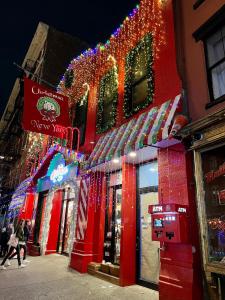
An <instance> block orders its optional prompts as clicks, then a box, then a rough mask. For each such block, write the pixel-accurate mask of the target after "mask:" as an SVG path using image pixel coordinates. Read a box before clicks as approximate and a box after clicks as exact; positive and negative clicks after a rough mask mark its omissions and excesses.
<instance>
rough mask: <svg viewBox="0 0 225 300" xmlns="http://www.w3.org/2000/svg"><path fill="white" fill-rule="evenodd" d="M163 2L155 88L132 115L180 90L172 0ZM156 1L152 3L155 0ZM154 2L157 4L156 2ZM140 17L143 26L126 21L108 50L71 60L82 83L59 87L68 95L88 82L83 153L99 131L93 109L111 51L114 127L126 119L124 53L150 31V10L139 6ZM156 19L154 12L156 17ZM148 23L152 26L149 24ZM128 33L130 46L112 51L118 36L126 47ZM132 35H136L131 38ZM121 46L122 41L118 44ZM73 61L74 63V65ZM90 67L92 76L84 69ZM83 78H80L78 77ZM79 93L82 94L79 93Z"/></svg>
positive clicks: (146, 2)
mask: <svg viewBox="0 0 225 300" xmlns="http://www.w3.org/2000/svg"><path fill="white" fill-rule="evenodd" d="M142 2H143V3H145V6H147V7H148V9H149V7H151V5H153V3H154V2H155V3H158V2H159V1H158V0H143V1H142ZM165 3H166V4H165V5H164V6H163V10H162V19H163V26H162V32H164V40H165V44H164V45H158V47H159V48H160V51H159V53H158V58H156V55H155V56H154V61H153V73H154V82H155V91H154V97H153V102H152V103H151V104H150V105H149V106H148V107H147V108H145V109H142V110H140V111H139V112H138V113H137V114H136V115H134V116H133V117H137V116H138V115H139V114H141V113H143V111H145V110H149V109H150V108H152V107H154V106H158V105H161V104H162V103H164V102H166V101H167V100H169V99H171V98H173V99H174V98H175V96H176V95H178V94H180V93H181V81H180V78H179V76H178V73H177V66H176V52H175V42H174V25H173V7H172V0H167V1H166V2H165ZM154 5H155V4H154ZM155 6H156V5H155ZM153 17H154V16H153ZM140 18H141V24H139V23H138V24H139V26H142V25H143V24H145V23H146V25H145V26H143V28H142V29H141V30H140V28H139V27H138V26H133V27H132V26H130V29H129V30H128V26H129V24H130V23H131V21H130V20H129V21H127V22H126V24H125V26H124V29H123V32H122V34H121V36H120V37H116V36H115V37H114V39H113V42H112V43H111V45H110V46H109V49H108V50H105V51H102V52H101V54H99V51H97V53H98V54H96V57H94V58H85V57H84V58H82V59H80V60H79V63H78V64H76V63H74V62H73V61H72V62H71V66H73V68H74V72H75V74H76V78H78V80H77V82H81V86H77V85H76V83H75V84H74V86H73V87H72V88H71V89H69V90H67V89H65V87H64V88H62V91H63V92H64V93H65V94H66V93H69V94H70V95H71V94H73V95H74V97H76V95H77V94H79V93H81V92H80V91H83V90H84V88H83V87H82V85H83V84H84V83H88V84H89V86H90V91H89V98H88V112H87V124H86V136H85V143H84V145H83V146H82V147H81V151H84V152H85V153H90V152H91V151H92V149H93V145H91V144H90V142H92V141H95V142H96V140H97V139H98V138H99V135H96V112H97V104H98V97H99V85H100V81H101V78H102V76H104V74H105V73H106V72H107V71H108V70H109V69H110V67H109V60H108V59H107V58H108V56H109V55H112V56H113V57H114V58H115V59H116V62H117V66H118V82H119V86H118V107H117V116H116V127H118V126H120V125H121V124H122V123H125V122H127V121H128V120H129V119H125V117H124V113H123V103H124V80H125V60H126V57H127V54H128V53H129V52H130V51H131V50H132V49H133V48H132V47H135V46H136V45H137V43H138V42H139V41H140V40H141V39H142V38H143V36H145V35H146V34H147V33H148V32H152V31H153V27H151V25H149V23H150V22H153V21H149V14H148V13H147V14H146V12H145V11H144V10H143V9H141V10H140ZM155 22H159V20H158V18H157V16H156V21H155ZM150 27H151V28H150ZM127 34H128V35H130V36H132V37H133V39H134V40H132V44H131V45H129V46H130V47H131V48H129V47H128V49H127V50H126V51H125V53H123V56H122V57H120V56H119V55H118V53H115V52H116V51H117V50H115V49H114V48H115V47H117V46H115V44H116V41H117V39H119V38H120V41H121V43H123V44H124V45H126V47H127V43H126V40H127ZM134 37H135V38H134ZM158 40H159V37H158V36H157V35H156V37H155V44H157V43H158ZM121 47H122V48H123V45H121ZM73 64H74V65H73ZM89 69H93V74H94V75H93V76H92V77H91V75H90V74H89V73H88V71H87V72H85V70H89ZM80 78H82V79H80ZM81 95H82V94H81Z"/></svg>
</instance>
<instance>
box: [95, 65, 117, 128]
mask: <svg viewBox="0 0 225 300" xmlns="http://www.w3.org/2000/svg"><path fill="white" fill-rule="evenodd" d="M117 99H118V77H117V68H116V67H113V68H112V69H111V70H110V71H109V72H107V73H106V74H105V76H103V78H102V80H101V82H100V89H99V101H98V112H97V133H102V132H105V131H107V130H109V129H111V128H112V127H113V126H114V125H115V121H116V109H117Z"/></svg>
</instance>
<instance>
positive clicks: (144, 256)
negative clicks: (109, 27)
mask: <svg viewBox="0 0 225 300" xmlns="http://www.w3.org/2000/svg"><path fill="white" fill-rule="evenodd" d="M153 204H158V192H149V193H144V194H141V195H140V220H141V224H140V232H139V239H140V273H139V279H140V280H142V281H145V282H149V283H154V284H158V281H159V265H160V261H159V260H160V256H159V247H160V243H159V242H155V241H152V228H151V223H152V222H151V215H150V214H149V213H148V206H149V205H153Z"/></svg>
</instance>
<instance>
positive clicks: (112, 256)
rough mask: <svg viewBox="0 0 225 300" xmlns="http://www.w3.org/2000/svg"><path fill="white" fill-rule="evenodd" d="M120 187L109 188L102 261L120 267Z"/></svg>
mask: <svg viewBox="0 0 225 300" xmlns="http://www.w3.org/2000/svg"><path fill="white" fill-rule="evenodd" d="M121 200H122V185H116V186H113V187H109V191H108V201H107V207H106V222H105V241H104V260H105V261H106V262H111V263H112V264H115V265H120V239H121Z"/></svg>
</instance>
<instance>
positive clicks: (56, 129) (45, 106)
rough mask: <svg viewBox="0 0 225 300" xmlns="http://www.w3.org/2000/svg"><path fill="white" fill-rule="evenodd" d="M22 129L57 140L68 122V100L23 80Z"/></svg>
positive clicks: (30, 81) (27, 80) (28, 80)
mask: <svg viewBox="0 0 225 300" xmlns="http://www.w3.org/2000/svg"><path fill="white" fill-rule="evenodd" d="M22 125H23V129H24V130H29V131H34V132H38V133H43V134H47V135H51V136H56V137H59V138H62V137H63V134H64V130H65V127H69V126H71V124H70V121H69V108H68V98H67V97H66V96H63V95H61V94H59V93H56V92H55V91H52V90H50V89H48V88H45V87H44V86H42V85H40V84H38V83H36V82H34V81H32V80H30V79H28V78H25V79H24V110H23V121H22Z"/></svg>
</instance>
